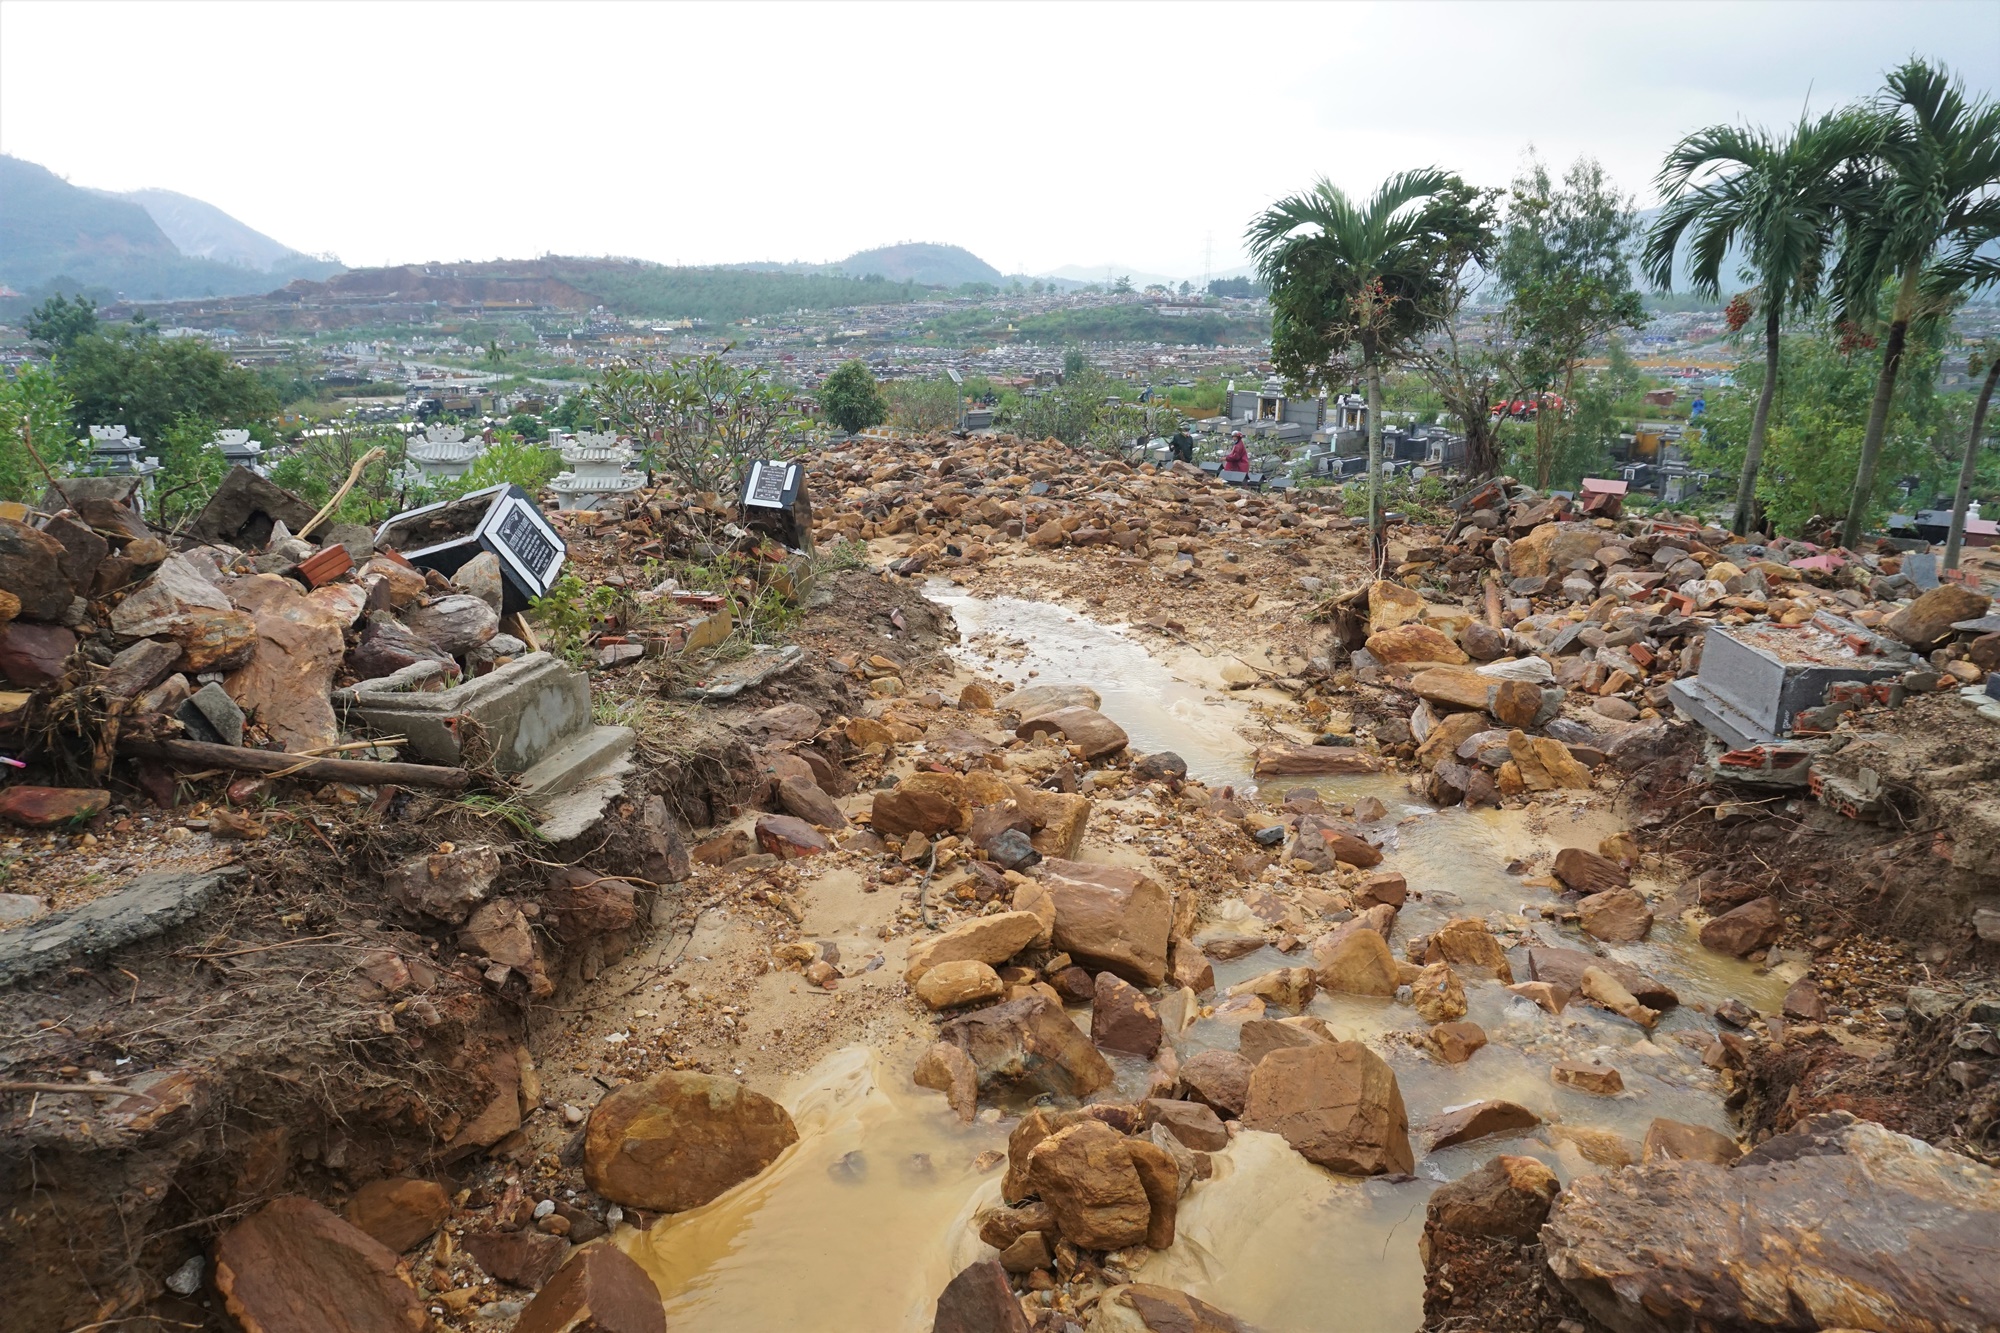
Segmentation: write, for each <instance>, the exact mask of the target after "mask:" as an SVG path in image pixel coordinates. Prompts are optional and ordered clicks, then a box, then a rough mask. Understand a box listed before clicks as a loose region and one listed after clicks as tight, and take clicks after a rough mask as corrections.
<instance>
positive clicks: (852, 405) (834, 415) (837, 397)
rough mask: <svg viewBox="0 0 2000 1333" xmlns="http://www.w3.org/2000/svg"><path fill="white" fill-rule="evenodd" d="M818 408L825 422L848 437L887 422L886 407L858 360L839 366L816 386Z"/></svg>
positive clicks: (887, 409) (861, 362)
mask: <svg viewBox="0 0 2000 1333" xmlns="http://www.w3.org/2000/svg"><path fill="white" fill-rule="evenodd" d="M819 405H820V407H821V408H823V409H824V410H825V412H826V419H827V420H828V421H831V422H832V423H833V424H834V425H836V426H838V427H840V429H842V430H844V431H846V432H847V433H848V434H849V435H852V434H853V433H854V432H855V431H858V430H866V429H867V428H868V427H870V426H873V425H875V424H877V423H879V422H881V421H884V420H886V419H887V418H888V415H889V406H888V404H887V403H885V402H883V401H882V393H881V390H879V389H877V388H876V387H875V377H874V376H873V375H872V374H870V373H869V371H868V366H867V364H866V363H865V362H863V361H862V360H861V359H860V358H858V357H857V358H855V359H854V360H852V361H846V362H842V363H841V364H840V365H839V366H837V367H835V368H834V371H833V373H832V374H831V375H828V376H827V377H826V381H825V382H824V383H823V384H821V385H820V386H819Z"/></svg>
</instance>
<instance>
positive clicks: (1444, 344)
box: [1410, 184, 1507, 477]
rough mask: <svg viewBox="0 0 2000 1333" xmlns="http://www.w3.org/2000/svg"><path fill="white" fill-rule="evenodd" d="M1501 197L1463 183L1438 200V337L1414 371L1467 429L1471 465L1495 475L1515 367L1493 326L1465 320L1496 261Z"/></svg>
mask: <svg viewBox="0 0 2000 1333" xmlns="http://www.w3.org/2000/svg"><path fill="white" fill-rule="evenodd" d="M1499 193H1500V192H1499V191H1498V190H1475V189H1473V188H1471V187H1470V186H1467V185H1463V184H1460V185H1454V186H1452V187H1450V188H1448V189H1446V190H1444V191H1442V192H1440V194H1439V195H1438V198H1437V200H1436V201H1435V206H1436V208H1437V209H1438V222H1439V232H1440V234H1441V235H1442V236H1444V237H1445V238H1446V254H1445V255H1444V257H1443V258H1442V260H1441V261H1440V263H1439V265H1438V273H1439V276H1440V277H1441V279H1442V281H1441V283H1440V284H1439V286H1438V288H1437V294H1436V297H1435V298H1434V304H1432V305H1431V307H1430V309H1429V310H1428V311H1427V313H1428V314H1429V315H1430V316H1431V322H1432V325H1433V327H1434V329H1435V332H1434V334H1433V336H1431V337H1430V338H1428V339H1426V340H1424V341H1423V342H1421V343H1419V344H1417V345H1415V346H1413V347H1412V349H1411V355H1410V362H1411V366H1412V368H1413V369H1415V370H1416V371H1417V373H1418V374H1420V375H1421V376H1422V377H1423V379H1424V381H1425V382H1426V384H1427V385H1428V386H1429V388H1430V389H1431V391H1432V392H1433V393H1435V394H1436V395H1437V400H1438V402H1439V403H1440V404H1441V405H1442V406H1443V408H1444V410H1445V411H1448V412H1450V413H1451V414H1452V415H1454V416H1456V417H1457V418H1458V419H1459V422H1460V423H1461V425H1462V426H1463V427H1464V430H1465V463H1466V467H1467V469H1468V470H1470V471H1471V473H1472V474H1473V475H1474V476H1476V477H1486V476H1491V475H1492V474H1493V473H1494V472H1495V471H1497V470H1498V468H1499V466H1500V444H1499V437H1498V434H1497V428H1496V423H1495V421H1494V419H1493V413H1492V405H1493V399H1494V396H1495V395H1496V394H1497V393H1498V392H1499V390H1500V385H1501V382H1502V380H1503V379H1504V378H1505V370H1506V364H1507V362H1506V352H1505V350H1504V349H1503V348H1501V347H1498V346H1496V345H1495V344H1494V342H1493V340H1492V339H1491V338H1490V337H1489V336H1487V335H1486V333H1485V332H1483V331H1482V330H1485V329H1488V328H1490V326H1488V325H1485V324H1484V323H1483V322H1474V321H1471V320H1468V319H1467V318H1466V317H1465V316H1466V313H1467V307H1468V305H1469V304H1470V303H1471V302H1472V301H1473V299H1474V298H1475V297H1476V296H1478V294H1479V293H1480V291H1481V290H1482V289H1483V287H1484V286H1485V284H1486V280H1487V278H1488V276H1489V272H1490V268H1491V265H1492V262H1493V248H1494V246H1495V245H1496V244H1497V243H1498V232H1497V228H1498V225H1499V216H1498V211H1497V208H1496V202H1495V201H1496V199H1497V197H1498V195H1499Z"/></svg>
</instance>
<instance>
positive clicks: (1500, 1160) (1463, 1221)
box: [1424, 1154, 1562, 1240]
mask: <svg viewBox="0 0 2000 1333" xmlns="http://www.w3.org/2000/svg"><path fill="white" fill-rule="evenodd" d="M1561 1189H1562V1185H1561V1183H1560V1182H1559V1181H1558V1180H1557V1179H1556V1173H1555V1172H1553V1171H1551V1170H1549V1168H1548V1167H1547V1166H1545V1165H1544V1164H1543V1163H1541V1162H1540V1161H1538V1160H1536V1159H1535V1158H1533V1157H1510V1156H1507V1155H1505V1154H1502V1155H1501V1156H1499V1157H1495V1158H1493V1159H1492V1160H1491V1161H1489V1162H1487V1163H1486V1165H1484V1166H1482V1167H1480V1168H1478V1169H1477V1170H1475V1171H1470V1172H1467V1173H1466V1174H1465V1175H1463V1176H1460V1177H1459V1178H1458V1179H1457V1180H1454V1181H1452V1182H1451V1183H1450V1184H1448V1185H1444V1186H1442V1187H1440V1188H1439V1189H1438V1191H1437V1192H1436V1193H1434V1194H1432V1195H1431V1200H1430V1203H1429V1205H1428V1207H1427V1209H1426V1214H1427V1215H1426V1218H1425V1222H1424V1232H1425V1234H1426V1235H1428V1234H1429V1233H1431V1232H1433V1231H1448V1232H1450V1233H1452V1234H1453V1235H1455V1236H1479V1237H1485V1238H1489V1239H1505V1240H1533V1239H1534V1238H1535V1233H1536V1232H1538V1231H1540V1230H1541V1226H1542V1223H1543V1222H1545V1221H1546V1220H1548V1216H1549V1206H1550V1205H1551V1204H1553V1203H1554V1202H1555V1199H1556V1194H1557V1193H1558V1192H1559V1191H1560V1190H1561Z"/></svg>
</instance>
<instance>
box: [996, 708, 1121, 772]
mask: <svg viewBox="0 0 2000 1333" xmlns="http://www.w3.org/2000/svg"><path fill="white" fill-rule="evenodd" d="M1045 733H1053V734H1054V735H1057V736H1060V737H1062V738H1063V740H1065V741H1067V742H1068V743H1069V744H1070V745H1072V746H1074V747H1075V748H1076V751H1077V754H1078V756H1079V757H1080V758H1082V759H1083V760H1084V762H1086V763H1094V762H1096V761H1097V760H1099V759H1103V758H1106V757H1107V756H1110V755H1114V754H1117V753H1118V752H1119V751H1121V750H1123V749H1124V748H1125V746H1126V744H1127V743H1128V741H1129V740H1130V738H1129V737H1128V736H1126V734H1125V729H1124V728H1123V727H1120V726H1119V725H1118V724H1117V723H1116V722H1113V721H1112V720H1111V719H1110V718H1108V717H1106V716H1104V714H1102V713H1100V712H1098V711H1097V710H1096V709H1095V708H1084V707H1080V706H1071V707H1068V708H1056V709H1052V710H1050V711H1048V712H1046V713H1037V714H1035V716H1033V717H1031V718H1028V719H1026V720H1024V721H1023V722H1022V723H1021V724H1020V725H1019V726H1018V727H1016V728H1015V731H1014V734H1015V735H1017V736H1019V737H1021V738H1022V739H1024V740H1026V739H1029V738H1032V737H1034V736H1039V735H1042V734H1045Z"/></svg>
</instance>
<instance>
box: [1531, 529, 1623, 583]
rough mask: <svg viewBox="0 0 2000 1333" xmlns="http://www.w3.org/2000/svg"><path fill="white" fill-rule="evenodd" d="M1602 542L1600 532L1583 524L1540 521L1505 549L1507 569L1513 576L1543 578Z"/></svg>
mask: <svg viewBox="0 0 2000 1333" xmlns="http://www.w3.org/2000/svg"><path fill="white" fill-rule="evenodd" d="M1603 545H1604V533H1603V532H1602V531H1601V530H1599V529H1598V528H1596V527H1594V526H1592V525H1590V524H1587V523H1577V524H1568V523H1544V524H1542V526H1540V527H1538V528H1536V529H1535V530H1534V531H1533V532H1530V533H1529V534H1528V535H1527V536H1525V537H1518V538H1516V539H1515V540H1514V541H1513V542H1512V543H1511V544H1510V545H1509V546H1508V548H1507V572H1508V574H1510V575H1511V576H1512V577H1514V578H1517V579H1539V578H1547V577H1548V576H1549V575H1551V574H1560V573H1562V571H1564V570H1566V569H1568V568H1569V567H1570V566H1571V565H1572V564H1575V563H1576V562H1577V561H1579V560H1588V559H1590V558H1592V557H1593V556H1595V555H1596V554H1597V550H1598V548H1599V547H1601V546H1603Z"/></svg>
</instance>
